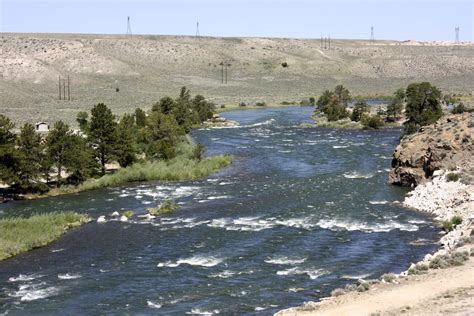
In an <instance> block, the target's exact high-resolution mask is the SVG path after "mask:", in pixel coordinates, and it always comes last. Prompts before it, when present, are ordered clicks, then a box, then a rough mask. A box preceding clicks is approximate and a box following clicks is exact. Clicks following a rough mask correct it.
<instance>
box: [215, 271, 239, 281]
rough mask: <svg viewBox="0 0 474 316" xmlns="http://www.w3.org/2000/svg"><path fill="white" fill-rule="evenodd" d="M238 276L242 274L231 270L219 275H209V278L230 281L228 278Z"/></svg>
mask: <svg viewBox="0 0 474 316" xmlns="http://www.w3.org/2000/svg"><path fill="white" fill-rule="evenodd" d="M236 274H241V273H237V272H235V271H230V270H224V271H222V272H219V273H213V274H211V275H209V277H211V278H221V279H228V278H231V277H233V276H234V275H236Z"/></svg>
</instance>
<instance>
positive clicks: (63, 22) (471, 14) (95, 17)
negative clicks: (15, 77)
mask: <svg viewBox="0 0 474 316" xmlns="http://www.w3.org/2000/svg"><path fill="white" fill-rule="evenodd" d="M127 16H130V21H131V29H132V33H134V34H166V35H195V33H196V22H197V21H199V31H200V34H201V36H255V37H260V36H262V37H294V38H320V37H321V36H330V37H331V38H344V39H369V38H370V32H371V31H370V28H371V26H373V27H374V36H375V39H393V40H409V39H414V40H422V41H431V40H451V41H453V40H454V39H455V31H454V28H455V27H460V33H459V37H460V40H461V41H472V40H473V36H474V0H431V1H430V0H411V1H410V0H398V1H393V0H378V1H375V0H360V1H357V0H335V1H329V0H324V1H318V0H313V1H311V0H293V1H291V0H286V1H284V0H203V1H198V0H195V1H193V0H175V1H172V0H154V1H152V0H135V1H134V0H118V1H113V0H94V1H92V0H63V1H59V0H0V31H1V32H24V33H33V32H41V33H95V34H124V33H126V30H127Z"/></svg>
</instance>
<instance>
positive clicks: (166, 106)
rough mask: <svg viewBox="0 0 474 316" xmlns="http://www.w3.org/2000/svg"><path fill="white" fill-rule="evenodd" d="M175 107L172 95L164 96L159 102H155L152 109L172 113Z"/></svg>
mask: <svg viewBox="0 0 474 316" xmlns="http://www.w3.org/2000/svg"><path fill="white" fill-rule="evenodd" d="M173 108H174V100H173V99H172V98H170V97H163V98H161V99H160V101H159V102H157V103H155V104H154V105H153V107H152V108H151V110H152V111H153V112H161V113H163V114H170V113H171V111H173Z"/></svg>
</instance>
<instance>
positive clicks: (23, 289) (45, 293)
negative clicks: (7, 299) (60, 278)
mask: <svg viewBox="0 0 474 316" xmlns="http://www.w3.org/2000/svg"><path fill="white" fill-rule="evenodd" d="M44 285H45V283H37V284H22V285H20V286H19V287H18V291H16V292H13V293H10V294H8V295H9V296H11V297H19V298H20V301H22V302H29V301H35V300H39V299H43V298H47V297H50V296H54V295H57V294H58V293H59V291H60V289H59V288H57V287H54V286H50V287H43V286H44Z"/></svg>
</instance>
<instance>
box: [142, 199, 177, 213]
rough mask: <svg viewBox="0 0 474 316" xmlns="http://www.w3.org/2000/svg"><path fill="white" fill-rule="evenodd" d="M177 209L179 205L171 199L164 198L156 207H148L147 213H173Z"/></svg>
mask: <svg viewBox="0 0 474 316" xmlns="http://www.w3.org/2000/svg"><path fill="white" fill-rule="evenodd" d="M177 209H179V205H178V204H177V203H176V202H175V201H173V200H165V201H164V202H163V203H161V204H160V205H158V206H157V207H150V208H148V209H147V211H148V213H149V214H150V215H152V216H160V215H166V214H170V213H173V212H174V211H176V210H177Z"/></svg>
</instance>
